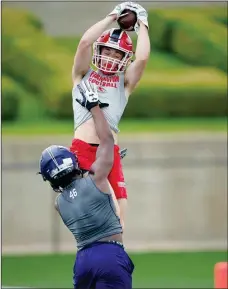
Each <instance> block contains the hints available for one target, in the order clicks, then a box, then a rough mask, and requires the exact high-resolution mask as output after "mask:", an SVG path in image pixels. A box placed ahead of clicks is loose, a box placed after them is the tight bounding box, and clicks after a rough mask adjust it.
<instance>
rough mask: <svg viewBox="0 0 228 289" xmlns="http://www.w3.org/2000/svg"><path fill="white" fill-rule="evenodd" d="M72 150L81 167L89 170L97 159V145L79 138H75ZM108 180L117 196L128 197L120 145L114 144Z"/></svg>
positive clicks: (120, 197) (119, 197)
mask: <svg viewBox="0 0 228 289" xmlns="http://www.w3.org/2000/svg"><path fill="white" fill-rule="evenodd" d="M70 151H71V152H72V153H75V154H76V156H77V158H78V161H79V166H80V168H81V169H84V170H89V169H90V167H91V165H92V164H93V163H94V162H95V160H96V151H97V146H92V145H90V144H88V143H86V142H84V141H81V140H79V139H73V141H72V145H71V147H70ZM108 180H109V182H110V184H111V186H112V188H113V190H114V192H115V195H116V198H117V199H122V198H124V199H127V191H126V187H125V181H124V175H123V169H122V164H121V158H120V154H119V146H118V145H115V146H114V163H113V167H112V170H111V172H110V174H109V176H108Z"/></svg>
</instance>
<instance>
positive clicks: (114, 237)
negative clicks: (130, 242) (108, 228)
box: [98, 234, 123, 243]
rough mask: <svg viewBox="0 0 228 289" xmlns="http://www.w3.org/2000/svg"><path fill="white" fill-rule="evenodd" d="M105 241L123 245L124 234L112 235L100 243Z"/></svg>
mask: <svg viewBox="0 0 228 289" xmlns="http://www.w3.org/2000/svg"><path fill="white" fill-rule="evenodd" d="M105 241H116V242H121V243H123V237H122V234H116V235H112V236H109V237H106V238H102V239H100V240H99V241H98V242H105Z"/></svg>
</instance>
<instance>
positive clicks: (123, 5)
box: [108, 2, 130, 20]
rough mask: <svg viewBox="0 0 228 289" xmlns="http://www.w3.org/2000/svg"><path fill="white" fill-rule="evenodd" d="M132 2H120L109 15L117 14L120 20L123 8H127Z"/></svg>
mask: <svg viewBox="0 0 228 289" xmlns="http://www.w3.org/2000/svg"><path fill="white" fill-rule="evenodd" d="M129 3H130V2H123V3H120V4H118V5H117V6H116V7H115V8H114V9H113V10H112V12H111V13H109V14H108V15H116V20H118V18H119V16H120V14H121V13H122V12H123V10H125V9H127V8H126V7H127V5H128V4H129ZM121 16H124V15H121Z"/></svg>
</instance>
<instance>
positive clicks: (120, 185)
mask: <svg viewBox="0 0 228 289" xmlns="http://www.w3.org/2000/svg"><path fill="white" fill-rule="evenodd" d="M114 149H115V151H114V163H113V167H112V170H111V172H110V174H109V176H108V180H109V182H110V184H111V186H112V188H113V191H114V193H115V196H116V199H117V201H118V205H119V208H120V220H121V225H122V227H123V229H124V220H125V213H126V209H127V190H126V185H125V180H124V175H123V169H122V164H121V156H120V153H119V146H117V145H115V148H114Z"/></svg>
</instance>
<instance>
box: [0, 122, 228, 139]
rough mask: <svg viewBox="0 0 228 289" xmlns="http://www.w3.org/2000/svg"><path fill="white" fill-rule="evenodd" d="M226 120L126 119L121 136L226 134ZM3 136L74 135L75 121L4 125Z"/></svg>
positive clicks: (121, 129) (122, 125)
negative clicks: (179, 133)
mask: <svg viewBox="0 0 228 289" xmlns="http://www.w3.org/2000/svg"><path fill="white" fill-rule="evenodd" d="M226 130H227V120H226V118H210V119H203V118H202V119H154V120H153V119H146V120H136V119H127V120H126V119H125V120H122V121H121V123H120V131H121V134H126V133H152V132H186V131H187V132H191V131H208V132H225V131H226ZM2 134H3V135H36V134H39V135H41V134H43V135H45V134H53V135H56V134H73V121H57V120H48V119H47V120H40V121H35V122H28V121H27V122H23V121H20V122H14V123H6V122H4V123H3V124H2Z"/></svg>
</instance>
